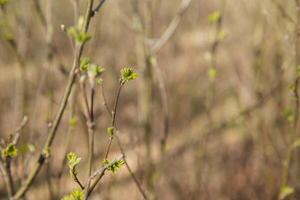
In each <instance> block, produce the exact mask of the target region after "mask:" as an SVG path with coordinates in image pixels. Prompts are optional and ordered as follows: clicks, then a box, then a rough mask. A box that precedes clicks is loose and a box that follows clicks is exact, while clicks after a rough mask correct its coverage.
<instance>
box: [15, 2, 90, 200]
mask: <svg viewBox="0 0 300 200" xmlns="http://www.w3.org/2000/svg"><path fill="white" fill-rule="evenodd" d="M93 3H94V0H89V1H88V3H87V6H88V8H87V11H86V15H85V21H84V26H83V31H84V32H87V31H88V28H89V24H90V21H91V11H92V7H93ZM84 46H85V42H83V43H80V44H78V45H77V46H76V52H75V57H74V60H73V66H72V69H71V71H70V74H69V78H68V83H67V87H66V89H65V92H64V95H63V99H62V101H61V104H60V107H59V110H58V112H57V114H56V117H55V120H54V122H53V125H52V127H51V129H50V131H49V133H48V137H47V140H46V142H45V144H44V147H43V149H42V151H41V153H40V156H39V158H38V160H37V161H36V163H35V165H34V167H33V169H32V171H31V172H30V174H29V176H28V177H27V179H26V180H25V183H23V184H22V186H21V187H20V188H19V190H18V191H17V193H16V194H15V195H14V199H20V198H21V197H23V196H24V194H25V193H26V192H27V190H28V189H29V187H30V186H31V185H32V183H33V181H34V179H35V178H36V176H37V175H38V173H39V171H40V170H41V168H42V165H43V164H44V162H45V160H46V158H47V157H48V156H49V155H47V154H49V153H50V150H51V146H52V143H53V140H54V138H55V136H56V132H57V129H58V126H59V124H60V122H61V119H62V116H63V114H64V111H65V109H66V106H67V103H68V99H69V96H70V94H71V91H72V88H73V85H74V82H75V79H76V74H77V69H78V66H79V62H80V58H81V55H82V52H83V49H84Z"/></svg>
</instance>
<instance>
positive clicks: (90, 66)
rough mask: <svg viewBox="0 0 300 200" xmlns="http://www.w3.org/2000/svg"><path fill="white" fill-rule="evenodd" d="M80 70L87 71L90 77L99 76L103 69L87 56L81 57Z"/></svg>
mask: <svg viewBox="0 0 300 200" xmlns="http://www.w3.org/2000/svg"><path fill="white" fill-rule="evenodd" d="M80 70H81V71H82V72H87V73H88V74H89V76H92V77H99V76H101V75H102V74H103V72H104V71H105V69H104V68H103V67H101V66H100V65H97V64H94V63H92V62H91V60H90V59H89V58H82V59H81V60H80Z"/></svg>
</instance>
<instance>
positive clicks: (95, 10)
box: [91, 0, 105, 17]
mask: <svg viewBox="0 0 300 200" xmlns="http://www.w3.org/2000/svg"><path fill="white" fill-rule="evenodd" d="M104 3H105V0H101V1H100V2H99V3H98V5H97V6H96V7H95V9H94V10H93V11H92V14H91V15H92V17H94V16H95V15H96V14H97V13H98V12H99V10H100V9H101V7H102V6H103V4H104Z"/></svg>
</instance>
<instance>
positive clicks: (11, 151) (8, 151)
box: [2, 143, 18, 158]
mask: <svg viewBox="0 0 300 200" xmlns="http://www.w3.org/2000/svg"><path fill="white" fill-rule="evenodd" d="M17 155H18V149H17V148H16V146H15V145H14V144H13V143H10V144H9V145H7V147H6V148H5V149H4V150H3V151H2V157H3V158H7V157H10V158H14V157H16V156H17Z"/></svg>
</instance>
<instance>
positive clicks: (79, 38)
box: [68, 26, 92, 44]
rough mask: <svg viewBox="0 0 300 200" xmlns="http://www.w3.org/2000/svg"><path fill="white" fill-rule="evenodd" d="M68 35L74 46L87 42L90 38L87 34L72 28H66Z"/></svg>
mask: <svg viewBox="0 0 300 200" xmlns="http://www.w3.org/2000/svg"><path fill="white" fill-rule="evenodd" d="M68 34H69V36H70V37H72V38H73V39H74V40H75V42H76V44H81V43H84V42H87V41H89V40H90V39H91V38H92V36H90V35H89V34H88V33H86V32H84V31H81V30H79V29H77V28H76V27H74V26H72V27H70V28H68Z"/></svg>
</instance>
